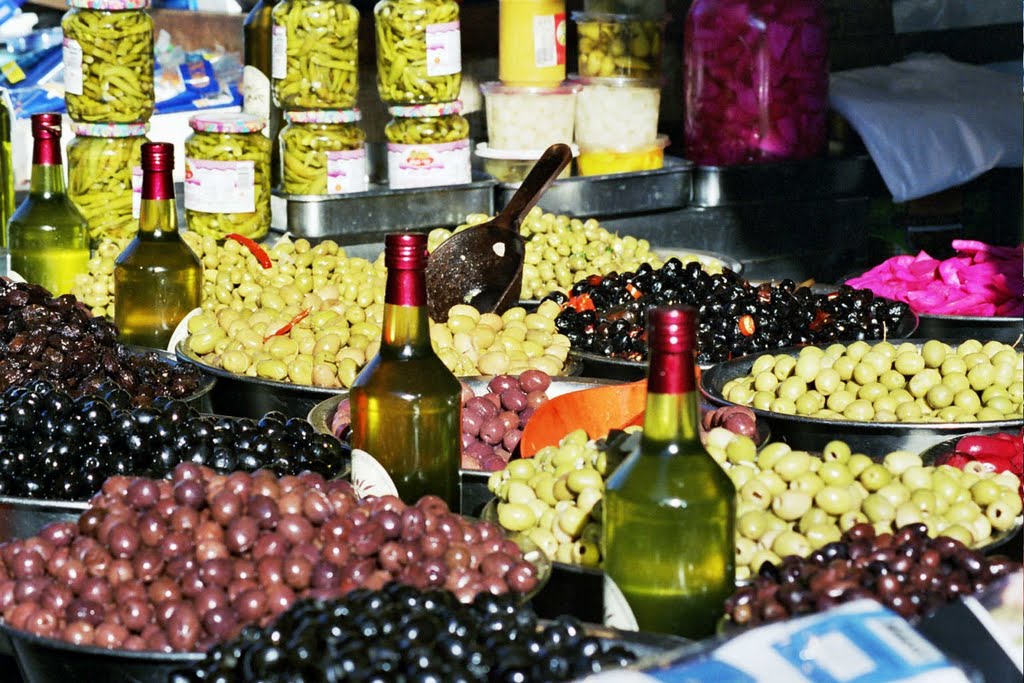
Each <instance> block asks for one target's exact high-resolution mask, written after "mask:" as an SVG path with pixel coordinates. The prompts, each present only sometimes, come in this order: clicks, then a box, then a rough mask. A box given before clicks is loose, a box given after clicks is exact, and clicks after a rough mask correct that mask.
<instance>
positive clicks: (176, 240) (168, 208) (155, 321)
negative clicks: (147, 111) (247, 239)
mask: <svg viewBox="0 0 1024 683" xmlns="http://www.w3.org/2000/svg"><path fill="white" fill-rule="evenodd" d="M173 170H174V145H171V144H170V143H167V142H148V143H146V144H144V145H142V204H141V206H140V207H139V231H138V233H136V235H135V238H134V239H132V241H131V242H129V243H128V246H127V247H125V250H124V251H123V252H121V255H120V256H118V257H117V261H116V262H115V263H114V302H115V307H114V323H115V324H116V325H117V328H118V330H119V331H120V338H121V340H122V341H124V342H125V343H127V344H135V345H137V346H148V347H153V348H158V349H163V348H166V347H167V342H168V341H169V340H170V338H171V334H172V333H173V332H174V329H175V328H176V327H177V326H178V323H179V322H181V319H182V318H184V317H185V316H186V315H187V314H188V312H189V311H191V310H192V309H194V308H198V307H199V305H200V304H201V302H202V293H203V266H202V264H201V263H200V262H199V259H198V258H197V257H196V255H195V254H194V253H193V252H192V250H191V249H189V247H188V245H187V244H185V242H184V240H182V239H181V234H180V233H179V232H178V212H177V210H176V209H175V206H174V180H173V179H172V174H171V172H172V171H173Z"/></svg>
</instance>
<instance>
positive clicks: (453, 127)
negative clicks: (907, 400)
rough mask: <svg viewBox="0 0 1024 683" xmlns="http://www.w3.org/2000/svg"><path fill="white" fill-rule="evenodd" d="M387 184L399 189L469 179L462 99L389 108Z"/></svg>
mask: <svg viewBox="0 0 1024 683" xmlns="http://www.w3.org/2000/svg"><path fill="white" fill-rule="evenodd" d="M388 111H390V112H391V115H392V116H393V117H394V118H392V119H391V121H390V122H388V125H387V126H385V127H384V135H385V137H387V140H388V185H390V186H391V187H393V188H396V189H401V188H407V187H431V186H434V185H459V184H463V183H468V182H470V181H471V180H472V177H471V175H472V174H471V172H470V165H469V121H467V120H466V119H465V117H464V116H462V102H460V101H459V100H455V101H453V102H440V103H433V104H417V105H411V106H403V107H391V108H390V109H388Z"/></svg>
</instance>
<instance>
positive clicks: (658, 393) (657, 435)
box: [642, 352, 700, 455]
mask: <svg viewBox="0 0 1024 683" xmlns="http://www.w3.org/2000/svg"><path fill="white" fill-rule="evenodd" d="M649 368H650V369H649V371H648V377H647V409H646V412H645V414H644V434H643V440H644V442H645V444H647V445H649V446H655V445H657V447H650V448H643V449H642V451H643V452H645V453H652V454H656V455H663V454H665V451H664V449H663V446H664V445H665V444H666V443H682V442H697V441H699V435H698V431H697V429H698V425H699V423H700V413H699V396H698V392H697V381H696V376H695V373H694V359H693V354H691V353H663V352H652V353H651V356H650V365H649Z"/></svg>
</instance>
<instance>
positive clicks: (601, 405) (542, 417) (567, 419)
mask: <svg viewBox="0 0 1024 683" xmlns="http://www.w3.org/2000/svg"><path fill="white" fill-rule="evenodd" d="M646 401H647V380H646V379H642V380H640V381H639V382H630V383H628V384H614V385H611V386H606V387H596V388H594V389H585V390H583V391H573V392H572V393H568V394H562V395H561V396H556V397H554V398H552V399H551V400H550V401H548V402H547V403H545V404H543V405H542V406H540V407H539V408H537V411H536V412H535V413H534V414H533V417H531V418H530V421H529V422H527V423H526V428H525V429H523V436H522V438H520V440H519V452H520V455H521V457H523V458H532V457H533V455H534V453H536V452H537V451H539V450H540V449H541V448H544V447H545V446H557V445H558V442H559V441H561V439H562V437H564V436H565V435H566V434H568V433H570V432H573V431H575V430H577V429H582V430H584V431H585V432H586V433H587V436H589V437H590V438H592V439H596V438H600V437H603V436H605V435H607V434H608V432H610V431H612V430H613V429H623V428H625V427H629V426H632V425H640V424H643V414H644V409H645V408H646V407H647V406H646Z"/></svg>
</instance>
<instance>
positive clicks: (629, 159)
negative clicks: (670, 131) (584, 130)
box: [576, 135, 669, 176]
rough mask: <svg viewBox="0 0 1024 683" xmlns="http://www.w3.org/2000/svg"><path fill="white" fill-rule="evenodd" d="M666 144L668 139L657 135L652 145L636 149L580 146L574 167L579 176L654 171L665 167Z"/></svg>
mask: <svg viewBox="0 0 1024 683" xmlns="http://www.w3.org/2000/svg"><path fill="white" fill-rule="evenodd" d="M668 143H669V139H668V137H666V136H664V135H659V136H658V137H657V139H656V140H655V141H654V142H653V143H649V144H645V145H640V146H637V147H628V146H623V145H618V146H610V147H585V146H583V145H580V155H579V157H578V158H577V159H576V167H577V169H578V170H579V174H580V175H581V176H583V175H609V174H612V173H635V172H637V171H655V170H657V169H659V168H663V167H664V166H665V148H666V147H668Z"/></svg>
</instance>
